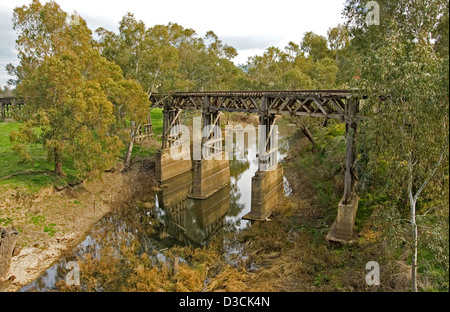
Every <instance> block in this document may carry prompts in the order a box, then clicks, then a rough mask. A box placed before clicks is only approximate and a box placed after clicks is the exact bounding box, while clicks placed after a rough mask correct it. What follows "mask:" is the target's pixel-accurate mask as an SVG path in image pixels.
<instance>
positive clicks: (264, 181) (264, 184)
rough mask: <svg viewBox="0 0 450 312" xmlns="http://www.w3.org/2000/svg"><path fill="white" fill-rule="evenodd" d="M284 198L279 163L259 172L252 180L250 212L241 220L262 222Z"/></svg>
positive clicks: (281, 169) (281, 172)
mask: <svg viewBox="0 0 450 312" xmlns="http://www.w3.org/2000/svg"><path fill="white" fill-rule="evenodd" d="M283 196H284V183H283V166H282V165H281V164H280V163H279V164H278V165H277V166H276V167H275V168H274V169H272V170H270V171H260V170H258V171H257V172H256V173H255V176H254V177H253V178H252V206H251V211H250V212H249V213H248V214H246V215H245V216H243V217H242V218H243V219H247V220H254V221H264V220H266V219H267V218H268V217H269V216H270V215H271V214H272V211H273V209H274V208H275V207H276V205H277V203H278V201H279V200H280V199H282V198H283Z"/></svg>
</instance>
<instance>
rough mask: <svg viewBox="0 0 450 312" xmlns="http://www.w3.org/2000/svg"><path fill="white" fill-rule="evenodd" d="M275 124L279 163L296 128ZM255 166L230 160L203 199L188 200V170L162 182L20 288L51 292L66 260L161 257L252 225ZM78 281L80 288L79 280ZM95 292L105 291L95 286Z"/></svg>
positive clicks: (63, 276)
mask: <svg viewBox="0 0 450 312" xmlns="http://www.w3.org/2000/svg"><path fill="white" fill-rule="evenodd" d="M278 128H279V129H278V130H279V135H278V136H279V151H278V159H279V161H281V160H282V159H283V158H284V157H285V155H286V153H287V151H288V147H289V146H288V140H286V139H285V138H286V137H287V136H288V135H289V134H290V133H292V132H293V131H294V128H295V127H293V126H292V125H287V126H279V127H278ZM253 149H256V146H253V147H252V146H249V147H248V148H247V149H246V153H253V152H256V151H255V150H253ZM235 158H237V157H235ZM257 168H258V160H231V161H230V177H231V178H230V183H229V184H228V185H226V186H225V187H224V188H222V189H221V190H220V191H218V192H216V193H215V194H213V195H212V196H210V197H209V198H207V199H204V200H198V199H191V198H189V194H190V192H191V190H192V172H189V173H186V174H183V175H180V176H178V177H175V178H173V179H171V180H169V181H166V182H165V183H164V184H163V185H162V186H161V190H160V191H159V192H156V193H154V194H152V195H153V196H152V198H153V203H151V204H150V205H148V204H147V205H144V206H145V207H126V208H123V209H119V210H117V211H114V212H111V213H110V214H108V215H107V216H105V217H104V218H103V219H101V220H100V221H99V222H98V223H97V224H96V225H94V227H93V228H92V230H91V232H90V233H89V235H88V236H87V237H86V238H85V239H84V241H83V242H81V243H80V244H79V245H78V246H77V247H76V248H75V249H74V250H72V251H70V252H68V253H67V254H66V255H65V256H64V257H62V258H61V259H60V260H59V261H57V262H56V263H54V264H53V265H52V266H51V267H50V268H48V269H47V270H46V271H45V272H43V273H42V274H41V275H40V276H39V278H37V279H36V280H35V281H33V282H31V283H30V284H28V285H26V286H24V287H22V289H21V290H20V291H23V292H25V291H52V290H55V289H56V286H57V283H58V282H60V281H64V280H65V279H66V277H67V275H68V273H69V272H75V271H74V270H73V269H74V267H73V266H70V264H73V262H76V261H79V260H80V259H82V260H86V259H91V260H92V259H100V258H101V257H102V255H104V254H105V253H109V254H112V255H114V257H115V259H120V258H121V257H122V258H123V256H124V255H125V257H127V256H128V255H129V252H130V250H132V252H133V253H137V254H142V253H144V252H145V253H147V254H149V255H151V257H152V258H154V260H155V261H164V253H163V251H164V250H165V249H167V248H169V247H171V246H175V245H194V246H208V245H209V243H210V242H211V241H213V240H217V239H219V240H220V239H221V238H222V239H223V237H224V235H223V234H224V233H225V232H238V231H241V230H242V229H245V228H246V227H248V226H251V221H247V220H243V219H242V216H244V215H245V214H247V213H248V212H249V211H250V208H251V179H252V177H253V176H254V174H255V172H256V170H257ZM284 180H285V188H284V191H285V196H289V195H290V194H291V189H290V187H289V184H288V182H287V180H286V178H285V179H284ZM133 246H134V247H133ZM136 246H138V247H136ZM229 246H233V247H229V248H224V251H223V252H224V256H225V258H229V259H231V255H233V254H234V255H235V254H239V246H237V245H236V244H229ZM127 252H128V253H127ZM228 256H229V257H228ZM114 257H113V258H114ZM110 258H111V257H110ZM100 260H101V259H100ZM72 261H73V262H72ZM69 262H70V263H69ZM91 263H97V264H98V263H99V262H95V261H94V262H92V261H91ZM130 265H133V264H131V263H130ZM66 266H67V267H66ZM94 270H95V269H94ZM80 283H81V289H83V288H84V287H83V286H84V285H83V279H80ZM97 290H99V291H102V290H104V289H103V288H102V286H101V285H99V286H98V288H97ZM109 290H111V287H110V289H109ZM112 290H114V288H113V289H112Z"/></svg>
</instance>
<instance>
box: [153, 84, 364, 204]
mask: <svg viewBox="0 0 450 312" xmlns="http://www.w3.org/2000/svg"><path fill="white" fill-rule="evenodd" d="M150 101H151V102H152V103H153V105H154V107H162V108H163V109H164V126H163V143H162V145H163V149H165V148H168V147H170V146H172V144H174V143H173V142H177V141H178V140H179V137H177V133H174V132H172V134H170V133H171V131H170V130H171V129H172V128H173V127H174V126H176V125H178V124H179V123H180V119H179V115H180V110H181V109H195V110H202V117H203V118H202V120H203V127H205V126H208V125H211V126H214V125H218V126H219V128H220V118H219V117H220V112H245V113H255V114H258V115H259V119H260V125H262V126H265V128H264V129H265V131H263V132H262V133H261V131H260V133H259V136H260V137H259V139H260V140H262V141H263V142H265V144H264V145H263V146H264V148H263V150H262V151H261V150H260V151H259V155H260V156H261V155H262V154H264V155H266V157H260V162H259V169H260V170H270V169H271V168H274V167H276V165H277V142H276V135H275V132H274V131H273V130H274V125H275V119H276V118H275V117H276V115H287V116H308V117H319V118H325V119H327V118H335V119H339V120H340V121H341V122H345V123H346V161H345V190H344V198H345V201H347V200H348V199H349V198H350V197H351V193H352V192H353V188H354V185H355V177H356V175H355V170H354V166H355V147H354V146H355V145H354V134H355V131H356V116H357V114H358V111H359V100H358V98H357V97H356V95H355V94H354V92H352V91H349V90H304V91H303V90H302V91H219V92H177V93H174V94H171V95H169V96H168V95H160V94H153V95H151V96H150ZM210 135H211V136H208V137H206V138H204V140H203V141H202V147H206V148H208V149H210V152H211V153H215V152H218V151H220V150H221V148H222V138H221V133H214V134H212V133H210Z"/></svg>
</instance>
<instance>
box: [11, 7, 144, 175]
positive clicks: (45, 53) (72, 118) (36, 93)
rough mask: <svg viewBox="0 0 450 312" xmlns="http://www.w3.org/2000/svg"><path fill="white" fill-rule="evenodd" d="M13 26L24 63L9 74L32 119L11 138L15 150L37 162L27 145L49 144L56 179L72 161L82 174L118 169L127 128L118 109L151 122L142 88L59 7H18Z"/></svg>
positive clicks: (75, 18) (75, 17) (78, 20)
mask: <svg viewBox="0 0 450 312" xmlns="http://www.w3.org/2000/svg"><path fill="white" fill-rule="evenodd" d="M13 23H14V29H15V30H16V32H17V33H18V38H17V41H16V48H17V50H18V51H19V59H20V64H19V65H18V66H17V67H14V66H12V65H9V66H8V69H9V72H10V73H11V74H13V75H15V76H16V77H17V79H16V81H15V83H16V85H17V88H16V90H17V94H18V96H19V97H21V98H22V99H23V100H24V101H25V103H26V105H25V108H24V115H25V116H26V120H25V122H24V124H23V125H22V126H21V128H20V130H19V131H18V132H13V133H12V134H11V139H12V140H13V141H14V142H15V146H14V149H15V150H16V151H17V152H18V153H21V154H22V155H23V156H24V157H25V158H30V155H29V153H28V150H27V143H31V142H34V143H41V144H43V146H44V148H45V150H46V151H47V154H48V159H49V161H52V162H54V164H55V173H56V174H57V175H64V172H63V163H64V161H65V160H67V159H69V158H71V159H73V162H74V165H75V168H76V169H78V170H79V171H80V173H87V172H99V171H101V170H104V169H106V168H109V167H110V166H112V165H113V164H114V161H115V160H116V158H117V156H118V155H119V153H120V150H121V147H122V142H121V140H120V139H119V132H120V130H121V129H122V127H123V125H124V124H123V122H122V120H121V118H117V116H118V114H117V108H118V107H122V113H124V114H126V115H127V116H129V118H131V119H133V120H142V119H144V118H145V116H146V111H147V110H148V106H149V102H148V100H147V96H146V95H145V93H144V92H143V91H142V89H141V87H140V86H139V84H138V83H137V82H136V81H133V80H125V79H124V78H123V75H122V71H121V69H120V67H119V66H117V65H116V64H114V63H113V62H110V61H108V60H107V59H106V58H104V57H102V56H101V55H100V52H99V51H98V49H97V48H96V47H95V46H94V45H93V38H92V32H91V31H90V29H89V28H88V27H87V25H86V22H85V20H83V19H82V18H81V17H80V16H78V15H72V16H70V15H68V14H67V13H66V12H64V11H63V10H62V9H61V8H60V6H59V5H58V4H57V3H56V2H53V1H51V2H48V3H46V4H44V5H42V4H41V3H40V2H39V1H38V0H33V2H32V3H31V4H29V5H24V6H21V7H17V8H15V9H14V15H13Z"/></svg>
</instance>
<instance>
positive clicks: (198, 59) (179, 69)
mask: <svg viewBox="0 0 450 312" xmlns="http://www.w3.org/2000/svg"><path fill="white" fill-rule="evenodd" d="M119 25H120V26H119V34H116V33H114V32H112V31H108V30H106V29H104V28H99V29H97V34H98V35H99V36H100V40H99V45H100V46H101V47H102V54H103V56H105V57H106V58H107V59H108V60H111V61H113V62H115V63H116V64H118V65H119V66H120V67H121V68H122V70H123V72H124V75H125V77H127V78H133V79H136V80H137V81H138V82H139V83H140V84H141V86H142V87H143V88H144V90H146V91H147V92H148V93H151V92H159V93H167V92H173V91H193V90H195V91H200V90H227V89H230V88H231V87H232V86H233V85H234V81H235V80H236V79H237V78H238V77H239V75H240V74H242V73H243V72H242V71H241V70H240V69H238V68H237V67H235V66H234V64H233V63H232V62H231V59H232V58H234V57H235V56H236V55H237V53H236V50H235V49H234V48H233V47H230V46H228V45H225V44H223V43H222V41H221V40H220V39H219V38H218V37H217V35H216V34H214V32H212V31H208V32H207V33H206V35H205V37H204V38H199V37H198V36H197V34H196V33H195V31H194V30H193V29H185V28H183V27H182V26H180V25H178V24H173V23H169V24H168V25H156V26H153V27H151V28H147V27H146V26H145V24H144V23H143V22H142V21H138V20H136V19H135V17H134V15H133V14H131V13H128V14H126V15H125V16H123V18H122V20H121V21H120V23H119Z"/></svg>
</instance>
